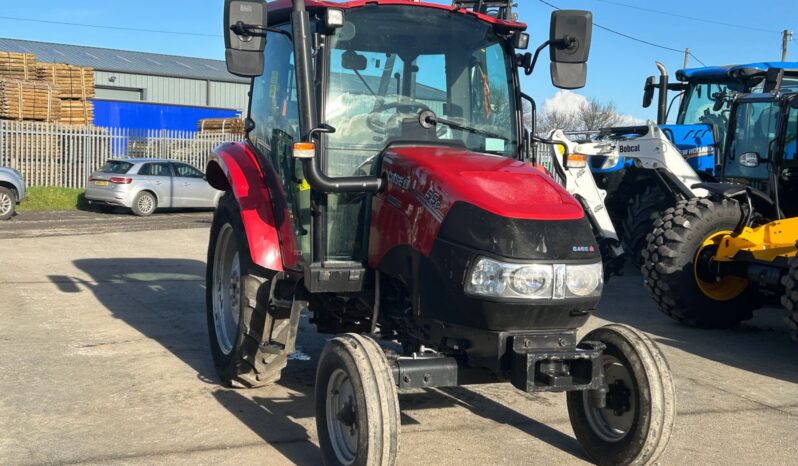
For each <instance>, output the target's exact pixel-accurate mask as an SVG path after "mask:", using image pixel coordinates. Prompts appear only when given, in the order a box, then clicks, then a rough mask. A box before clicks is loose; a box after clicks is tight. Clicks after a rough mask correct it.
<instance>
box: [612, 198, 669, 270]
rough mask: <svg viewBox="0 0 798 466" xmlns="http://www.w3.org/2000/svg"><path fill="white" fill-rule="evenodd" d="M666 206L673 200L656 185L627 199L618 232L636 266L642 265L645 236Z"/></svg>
mask: <svg viewBox="0 0 798 466" xmlns="http://www.w3.org/2000/svg"><path fill="white" fill-rule="evenodd" d="M668 207H673V200H672V199H671V198H669V197H668V195H667V194H666V193H664V192H663V191H662V189H660V188H659V187H658V186H646V187H645V188H643V190H642V191H641V192H638V193H637V194H635V195H634V197H632V199H631V200H630V201H629V206H628V207H627V209H626V216H625V217H624V218H623V221H622V222H621V228H620V231H619V233H620V236H621V241H622V242H623V245H624V247H625V248H626V250H627V251H628V252H629V257H631V258H632V261H633V263H634V264H635V265H637V266H638V267H640V266H642V265H643V250H644V249H645V248H646V245H647V243H646V237H648V234H649V233H651V231H652V230H653V229H654V222H655V221H656V220H657V219H658V218H659V217H660V215H661V214H662V212H664V211H665V209H667V208H668Z"/></svg>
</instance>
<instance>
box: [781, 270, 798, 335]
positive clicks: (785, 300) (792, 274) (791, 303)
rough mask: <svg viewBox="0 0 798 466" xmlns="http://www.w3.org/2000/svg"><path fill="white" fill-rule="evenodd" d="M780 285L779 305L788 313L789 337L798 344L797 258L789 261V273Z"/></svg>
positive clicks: (786, 319)
mask: <svg viewBox="0 0 798 466" xmlns="http://www.w3.org/2000/svg"><path fill="white" fill-rule="evenodd" d="M781 284H782V285H784V295H783V296H782V297H781V304H782V305H783V306H784V307H785V308H786V309H787V310H788V311H789V312H790V315H789V316H787V317H786V318H785V321H786V322H787V325H789V326H790V336H792V339H793V340H794V341H796V342H798V258H793V259H792V260H791V261H790V271H789V272H788V273H787V275H785V276H784V277H782V279H781Z"/></svg>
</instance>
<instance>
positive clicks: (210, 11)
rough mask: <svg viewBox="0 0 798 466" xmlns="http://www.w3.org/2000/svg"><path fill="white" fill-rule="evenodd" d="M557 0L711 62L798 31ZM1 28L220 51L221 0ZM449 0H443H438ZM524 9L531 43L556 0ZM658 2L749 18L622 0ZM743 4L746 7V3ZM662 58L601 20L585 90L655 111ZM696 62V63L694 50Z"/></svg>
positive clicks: (99, 42) (6, 32) (796, 56)
mask: <svg viewBox="0 0 798 466" xmlns="http://www.w3.org/2000/svg"><path fill="white" fill-rule="evenodd" d="M548 1H549V3H552V4H554V5H557V6H559V7H560V8H564V9H565V8H569V9H587V10H591V11H593V19H594V21H595V22H596V23H598V24H600V25H603V26H606V27H609V28H612V29H615V30H617V31H619V32H622V33H624V34H627V35H631V36H634V37H637V38H640V39H643V40H646V41H650V42H654V43H657V44H661V45H665V46H667V47H671V48H675V49H684V48H685V47H689V48H690V50H691V52H693V53H694V54H695V55H696V57H698V58H699V59H700V60H701V61H703V62H704V63H706V64H727V63H745V62H753V61H764V60H774V61H775V60H779V59H780V57H781V33H780V32H779V31H781V30H783V29H789V30H793V31H796V32H797V33H798V1H795V0H760V1H757V2H755V3H751V2H750V1H742V0H708V1H695V0H692V1H687V0H671V1H669V2H649V1H640V0H637V1H636V0H548ZM2 3H3V8H2V9H1V10H0V36H2V37H10V38H17V39H29V40H40V41H51V42H62V43H68V44H78V45H91V46H97V47H108V48H120V49H128V50H140V51H146V52H157V53H168V54H175V55H188V56H196V57H205V58H215V59H222V58H223V57H224V45H223V43H222V39H221V15H222V13H221V10H222V2H221V1H220V0H193V1H189V0H161V1H154V0H138V1H127V2H123V1H110V2H109V1H107V0H70V1H69V2H65V1H63V0H43V1H39V2H37V4H36V7H37V8H36V10H37V11H36V12H35V13H34V12H33V11H32V9H31V4H29V3H27V2H16V1H11V0H3V2H2ZM441 3H443V2H441ZM518 3H520V4H521V6H520V8H519V16H520V18H521V20H523V21H525V22H527V23H528V24H529V32H530V34H531V36H532V40H531V44H530V48H532V49H534V48H535V47H536V46H537V44H539V43H540V42H542V41H543V40H545V39H546V37H547V35H548V27H549V16H550V14H551V11H552V9H551V8H550V7H549V6H546V5H544V4H543V3H540V2H539V1H538V0H518ZM618 3H624V4H627V5H632V6H637V7H639V8H647V9H656V10H660V11H665V12H668V13H671V14H673V15H682V16H688V17H692V18H698V19H705V20H709V21H714V22H716V23H718V22H720V23H730V24H735V25H742V26H746V27H748V28H754V29H763V30H768V31H761V30H753V29H745V28H741V27H731V26H726V25H721V24H715V23H711V22H702V21H694V20H690V19H686V18H680V17H674V16H668V15H664V14H658V13H653V12H649V11H643V10H640V9H635V8H632V7H629V6H622V5H619V4H618ZM741 12H745V13H742V14H741ZM3 17H17V18H35V19H40V20H47V21H56V22H73V23H86V24H105V25H109V26H120V27H129V28H141V29H151V30H173V31H181V32H191V33H197V34H200V35H168V34H158V33H144V32H133V31H117V30H109V29H96V28H85V27H72V26H65V25H56V24H42V23H32V22H25V21H18V20H11V19H4V18H3ZM787 58H788V60H791V61H798V40H794V41H793V42H791V43H790V44H789V53H788V57H787ZM655 60H660V61H662V62H663V63H665V65H666V66H667V67H668V70H669V71H670V72H671V73H673V72H674V71H676V70H677V69H678V68H681V66H682V60H683V55H682V54H681V53H676V52H671V51H667V50H661V49H658V48H655V47H651V46H649V45H645V44H641V43H637V42H634V41H631V40H629V39H626V38H622V37H619V36H617V35H615V34H612V33H609V32H607V31H604V30H600V29H594V31H593V46H592V49H591V54H590V61H589V73H588V81H587V83H588V84H587V86H586V87H585V88H584V89H582V90H580V91H579V92H580V93H581V94H584V95H586V96H587V97H597V98H599V99H601V100H604V101H607V100H611V101H613V102H615V104H616V105H617V107H618V109H619V110H620V111H621V112H622V113H625V114H628V115H632V116H634V117H636V118H640V119H647V118H654V111H653V109H643V108H642V107H641V105H640V101H641V99H642V86H643V81H644V80H645V77H646V76H649V75H652V74H656V68H655V67H654V61H655ZM690 65H691V66H699V65H698V63H697V62H696V61H695V59H694V58H692V57H691V58H690ZM522 82H523V87H524V91H525V92H527V93H528V94H530V95H532V96H533V97H535V98H536V99H537V100H538V102H543V101H544V100H545V99H546V98H549V97H551V96H553V95H554V94H555V92H556V91H557V90H556V89H555V88H554V87H552V86H551V83H550V80H549V76H548V66H547V58H546V57H544V58H543V61H542V62H541V63H540V64H539V66H538V69H537V70H536V72H535V74H534V75H533V76H531V77H524V78H523V81H522Z"/></svg>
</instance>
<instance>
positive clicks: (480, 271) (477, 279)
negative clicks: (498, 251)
mask: <svg viewBox="0 0 798 466" xmlns="http://www.w3.org/2000/svg"><path fill="white" fill-rule="evenodd" d="M503 275H504V268H503V267H502V265H501V264H500V263H498V262H496V261H494V260H490V259H487V258H484V257H483V258H482V259H480V260H479V261H477V263H476V264H475V265H474V268H473V269H472V270H471V279H470V280H469V281H468V285H469V287H470V289H471V292H473V293H475V294H484V295H488V296H501V294H502V293H503V292H504V290H505V289H506V288H507V283H506V282H505V280H504V277H503Z"/></svg>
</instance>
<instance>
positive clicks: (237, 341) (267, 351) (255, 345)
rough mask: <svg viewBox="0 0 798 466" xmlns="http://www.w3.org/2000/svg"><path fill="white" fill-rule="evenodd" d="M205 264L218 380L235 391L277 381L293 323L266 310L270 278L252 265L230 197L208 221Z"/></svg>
mask: <svg viewBox="0 0 798 466" xmlns="http://www.w3.org/2000/svg"><path fill="white" fill-rule="evenodd" d="M207 264H208V266H207V268H206V273H205V283H206V287H205V304H206V310H207V321H208V334H209V337H210V345H211V353H212V355H213V362H214V365H215V366H216V370H217V372H218V374H219V377H220V378H221V379H222V382H223V383H225V384H227V385H230V386H232V387H235V388H254V387H261V386H263V385H267V384H269V383H272V382H275V381H277V380H278V379H279V378H280V374H281V373H282V370H283V368H284V367H285V366H286V364H287V362H288V353H289V352H290V351H291V348H292V347H293V344H292V343H290V342H291V341H292V339H291V335H292V328H291V327H292V326H293V325H294V324H295V323H296V322H292V320H291V311H290V309H283V308H277V307H274V306H271V305H270V303H269V297H270V294H271V281H272V278H273V277H274V275H275V274H274V273H273V272H270V271H268V270H265V269H260V268H258V267H256V266H255V265H253V264H252V259H251V256H250V253H249V245H248V243H247V238H246V233H245V231H244V225H243V222H242V220H241V212H240V209H239V207H238V201H236V198H235V197H234V196H233V194H232V193H230V192H228V193H225V195H224V196H223V197H222V199H221V200H220V202H219V208H218V209H217V210H216V212H215V213H214V216H213V224H212V226H211V237H210V243H209V245H208V262H207ZM293 335H296V332H295V330H294V331H293Z"/></svg>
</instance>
